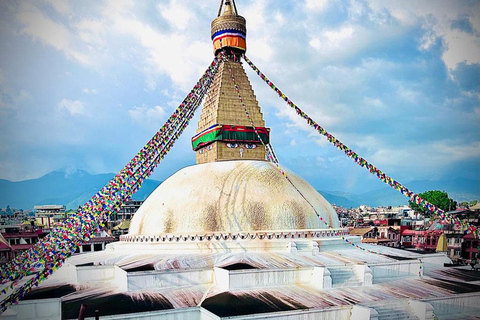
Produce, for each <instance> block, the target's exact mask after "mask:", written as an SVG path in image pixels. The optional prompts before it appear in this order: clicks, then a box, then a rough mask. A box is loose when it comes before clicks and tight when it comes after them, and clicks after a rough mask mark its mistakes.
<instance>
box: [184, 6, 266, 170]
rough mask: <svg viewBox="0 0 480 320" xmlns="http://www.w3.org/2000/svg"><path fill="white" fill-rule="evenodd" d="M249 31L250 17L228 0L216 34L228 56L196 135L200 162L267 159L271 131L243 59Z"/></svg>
mask: <svg viewBox="0 0 480 320" xmlns="http://www.w3.org/2000/svg"><path fill="white" fill-rule="evenodd" d="M232 5H233V6H232ZM222 8H223V9H224V11H223V14H222ZM246 33H247V29H246V21H245V18H243V17H242V16H240V15H238V12H237V8H236V6H235V1H233V0H232V1H229V0H222V1H221V3H220V8H219V10H218V17H217V18H216V19H215V20H213V21H212V32H211V35H212V41H213V48H214V53H215V54H216V55H219V54H223V55H224V56H225V59H224V61H223V62H222V63H221V65H220V67H219V72H218V74H217V75H216V77H215V80H214V82H213V83H212V85H211V87H210V90H209V91H208V93H207V96H206V99H205V105H204V108H203V110H202V114H201V116H200V121H199V123H198V129H197V132H196V135H195V136H194V137H193V138H192V147H193V150H194V151H196V152H197V164H201V163H207V162H215V161H228V160H265V147H264V144H267V143H269V132H270V130H269V129H268V128H265V121H264V120H263V115H262V112H261V110H260V107H259V105H258V101H257V100H256V97H255V94H254V92H253V89H252V86H251V85H250V81H249V80H248V77H247V75H246V73H245V70H244V69H243V66H242V64H241V63H240V56H241V55H242V54H243V53H245V51H246V42H245V40H246ZM235 84H237V86H238V87H237V88H235ZM237 90H238V93H237ZM239 94H240V96H241V99H240V98H239ZM247 114H248V116H247ZM254 127H255V129H256V130H255V129H254Z"/></svg>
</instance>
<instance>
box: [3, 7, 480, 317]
mask: <svg viewBox="0 0 480 320" xmlns="http://www.w3.org/2000/svg"><path fill="white" fill-rule="evenodd" d="M211 31H212V40H213V43H214V50H215V52H216V53H218V50H222V49H225V50H226V53H225V55H226V60H224V61H221V62H220V63H219V65H218V73H217V75H216V76H215V79H214V81H213V83H212V85H211V86H210V88H209V91H208V93H207V96H206V99H205V106H204V108H203V110H202V113H201V115H200V120H199V124H198V130H197V133H196V135H195V136H194V137H193V138H192V146H193V149H194V151H195V152H196V157H197V164H196V165H193V166H189V167H186V168H183V169H181V170H179V171H178V172H176V173H175V174H173V175H172V176H170V177H169V178H168V179H166V180H165V181H164V182H163V183H162V184H161V185H160V186H159V187H158V188H157V189H156V190H155V191H154V192H153V193H152V194H151V195H150V196H149V197H148V198H147V199H146V200H145V202H144V203H143V204H142V206H141V207H140V208H139V210H138V211H137V212H136V213H135V215H134V217H133V219H132V221H131V224H130V227H129V231H128V234H126V235H122V236H121V237H120V241H118V242H114V243H111V244H109V245H107V247H106V249H105V251H103V252H93V253H84V254H79V255H75V256H73V257H70V258H69V259H68V260H67V261H66V263H64V264H63V266H62V267H61V268H60V269H59V270H57V272H56V273H54V274H53V275H52V276H51V277H50V278H49V279H48V280H47V281H45V282H43V283H42V284H41V285H40V286H39V287H38V288H37V289H35V290H33V291H32V292H31V293H29V294H27V295H26V296H25V297H24V300H22V301H20V303H19V304H18V305H15V306H12V307H11V308H10V309H9V310H7V312H6V313H8V314H7V315H6V316H8V317H9V320H14V319H19V318H20V317H22V319H23V320H29V319H36V320H44V319H59V318H62V319H74V318H77V317H78V311H79V309H80V307H81V305H82V304H86V305H88V309H87V312H86V313H87V314H86V315H87V316H89V317H93V315H94V310H99V311H100V314H101V316H102V317H106V318H107V317H108V319H144V320H146V319H156V320H166V319H177V320H187V319H188V320H220V319H236V320H240V319H245V320H247V319H270V320H279V319H287V320H296V319H349V318H350V319H373V318H377V319H378V318H386V317H388V316H389V315H395V316H396V317H397V318H400V319H402V318H403V319H408V318H410V319H415V318H420V319H428V320H433V319H434V316H435V315H436V316H439V317H442V316H444V317H446V316H449V315H450V316H452V315H454V316H464V315H465V316H472V317H473V316H474V315H476V314H478V310H479V306H478V305H477V304H478V299H479V298H480V286H479V285H476V284H471V283H468V284H467V282H466V281H465V277H463V278H462V276H461V273H460V272H457V273H455V272H453V275H452V272H445V270H444V269H443V264H444V263H445V262H449V261H450V260H449V259H448V258H447V257H446V256H445V255H444V254H437V253H433V254H418V253H415V252H408V251H405V250H399V249H395V248H391V247H387V246H373V245H369V244H362V243H361V242H360V237H358V236H353V235H349V234H348V230H347V229H344V228H341V227H340V222H339V220H338V216H337V214H336V212H335V211H334V209H333V207H332V206H331V205H330V204H329V203H328V202H327V201H326V200H325V198H324V197H323V196H322V195H321V194H319V193H318V192H317V191H316V190H315V189H314V188H313V187H312V186H311V185H309V184H308V183H307V182H306V181H305V180H304V179H302V178H301V177H300V176H298V175H297V174H295V173H294V172H292V171H290V170H287V169H284V168H282V172H281V171H280V170H279V169H278V168H277V166H276V165H275V164H274V163H271V162H267V161H265V156H266V154H267V152H266V149H265V147H264V143H265V144H267V143H268V138H269V134H270V131H269V130H268V128H266V127H265V122H264V120H263V115H262V113H261V110H260V107H259V106H258V102H257V101H256V98H255V95H254V92H253V89H252V88H251V85H250V82H249V80H248V78H247V76H246V73H245V71H244V69H243V66H242V64H241V62H240V61H241V54H242V53H243V52H245V50H246V43H245V37H246V23H245V19H244V18H243V17H241V16H239V15H238V13H237V9H236V6H235V2H234V1H230V0H224V1H223V0H222V2H221V6H220V9H219V14H218V17H217V18H216V19H215V20H214V21H213V23H212V30H211ZM239 95H240V97H241V98H239ZM249 119H250V120H252V121H253V123H254V124H252V123H251V122H250V120H249ZM253 128H255V130H254V129H253ZM257 132H259V134H258V135H257V134H256V133H257ZM285 176H287V177H288V180H287V179H286V177H285ZM445 279H446V280H445ZM467 285H468V290H467V291H468V292H467V293H468V294H463V293H465V286H467ZM462 290H463V291H462ZM434 312H436V313H435V315H434Z"/></svg>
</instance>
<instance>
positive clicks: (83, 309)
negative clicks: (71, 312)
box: [78, 303, 87, 320]
mask: <svg viewBox="0 0 480 320" xmlns="http://www.w3.org/2000/svg"><path fill="white" fill-rule="evenodd" d="M86 312H87V305H86V304H84V303H82V305H81V306H80V311H79V312H78V320H85V313H86Z"/></svg>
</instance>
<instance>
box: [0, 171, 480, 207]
mask: <svg viewBox="0 0 480 320" xmlns="http://www.w3.org/2000/svg"><path fill="white" fill-rule="evenodd" d="M113 176H114V174H113V173H104V174H89V173H88V172H85V171H81V170H78V171H75V172H72V173H69V172H66V171H63V170H59V171H53V172H50V173H48V174H46V175H44V176H42V177H40V178H38V179H31V180H24V181H18V182H12V181H9V180H4V179H0V207H1V208H5V207H6V206H7V205H9V206H10V207H11V208H15V209H24V210H29V209H33V207H34V206H36V205H45V204H63V205H65V206H66V207H67V209H76V208H77V207H78V206H79V205H83V204H84V203H85V202H87V201H88V200H89V199H90V198H91V197H92V196H93V195H94V194H95V193H96V192H97V191H98V190H100V189H101V188H102V187H103V186H104V185H105V184H106V183H107V182H108V181H109V180H110V179H112V178H113ZM160 184H161V181H158V180H153V179H147V180H145V182H144V183H143V185H142V188H140V190H138V191H137V193H135V195H134V196H133V199H138V200H144V199H146V198H147V197H148V195H150V193H151V192H152V191H153V190H155V188H156V187H157V186H158V185H160ZM407 186H408V188H410V189H411V190H412V191H414V192H417V193H420V192H424V191H427V190H444V191H447V192H448V195H449V196H450V197H451V198H453V199H454V200H456V201H457V202H461V201H471V200H475V199H480V181H479V180H474V179H465V178H457V179H452V180H441V181H427V180H421V181H412V182H410V183H408V184H407ZM319 192H320V193H321V194H322V195H323V196H324V197H325V199H327V201H328V202H330V203H332V204H336V205H339V206H342V207H346V208H352V207H358V206H359V205H362V204H364V205H369V206H374V207H376V206H388V205H392V206H397V205H404V204H407V203H408V199H407V198H406V197H404V196H403V195H402V194H400V193H399V192H398V191H396V190H394V189H392V188H390V187H388V186H385V187H384V188H381V189H377V190H372V191H368V192H364V193H360V194H355V193H348V192H342V191H329V190H319Z"/></svg>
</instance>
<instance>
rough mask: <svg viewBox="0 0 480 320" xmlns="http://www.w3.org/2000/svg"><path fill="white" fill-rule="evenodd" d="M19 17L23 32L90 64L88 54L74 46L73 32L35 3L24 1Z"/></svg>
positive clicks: (79, 60)
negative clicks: (47, 14)
mask: <svg viewBox="0 0 480 320" xmlns="http://www.w3.org/2000/svg"><path fill="white" fill-rule="evenodd" d="M17 19H18V21H19V22H20V23H22V24H23V29H22V33H25V34H28V35H30V36H32V37H34V38H35V39H38V40H40V41H41V42H43V43H44V44H46V45H49V46H52V47H54V48H55V49H57V50H58V51H61V52H63V53H64V54H65V55H66V56H67V58H72V59H75V60H77V61H78V62H80V63H81V64H84V65H88V64H90V62H89V59H88V58H87V56H86V55H84V54H83V53H81V52H79V51H77V50H75V49H74V48H73V35H72V34H71V32H70V31H69V30H68V29H67V28H66V27H65V26H64V25H63V24H61V23H57V22H55V21H53V20H51V19H49V18H48V17H46V16H45V15H44V14H43V13H42V12H41V11H40V10H39V9H38V8H37V7H36V6H35V5H33V4H30V3H25V2H24V3H22V5H21V8H20V11H19V12H18V14H17Z"/></svg>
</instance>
